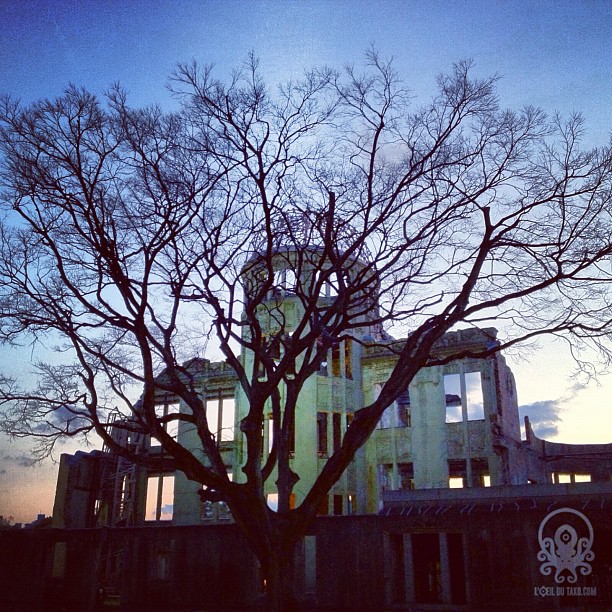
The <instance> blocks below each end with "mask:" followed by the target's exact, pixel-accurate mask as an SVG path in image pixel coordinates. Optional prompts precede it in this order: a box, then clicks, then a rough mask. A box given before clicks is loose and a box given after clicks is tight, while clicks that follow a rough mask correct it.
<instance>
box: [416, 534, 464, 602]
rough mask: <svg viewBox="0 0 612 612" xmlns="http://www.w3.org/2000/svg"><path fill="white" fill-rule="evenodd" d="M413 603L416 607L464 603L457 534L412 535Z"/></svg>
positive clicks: (461, 556) (462, 575) (461, 557)
mask: <svg viewBox="0 0 612 612" xmlns="http://www.w3.org/2000/svg"><path fill="white" fill-rule="evenodd" d="M412 561H413V562H412V566H413V569H414V599H415V601H416V602H417V603H455V604H460V603H465V601H466V588H465V568H464V562H463V540H462V537H461V534H460V533H446V534H438V533H415V534H412Z"/></svg>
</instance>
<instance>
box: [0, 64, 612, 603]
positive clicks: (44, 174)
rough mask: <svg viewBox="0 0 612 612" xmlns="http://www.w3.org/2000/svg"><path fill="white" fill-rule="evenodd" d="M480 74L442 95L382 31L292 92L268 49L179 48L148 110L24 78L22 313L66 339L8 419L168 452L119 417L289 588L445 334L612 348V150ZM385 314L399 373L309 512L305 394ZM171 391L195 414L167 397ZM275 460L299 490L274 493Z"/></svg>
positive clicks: (455, 80)
mask: <svg viewBox="0 0 612 612" xmlns="http://www.w3.org/2000/svg"><path fill="white" fill-rule="evenodd" d="M470 72H471V66H470V65H469V63H459V64H457V65H456V66H455V67H454V69H453V71H452V72H451V73H450V74H449V75H447V76H442V77H440V78H439V81H438V94H437V95H436V96H435V98H434V99H433V100H432V101H431V102H430V103H429V104H427V105H426V106H424V107H422V108H414V107H413V106H412V102H411V96H410V95H409V92H408V91H407V90H406V89H405V87H404V85H403V84H402V82H401V80H400V79H399V76H398V75H397V74H396V72H395V69H394V67H393V65H392V63H391V62H387V61H384V60H382V59H381V58H380V57H379V56H378V55H377V54H376V53H374V52H370V53H368V54H367V66H366V68H365V71H364V72H363V74H361V73H359V71H358V70H357V69H356V68H353V67H349V68H347V69H346V70H344V71H342V72H335V71H331V70H318V71H314V72H311V73H309V74H307V75H306V76H305V77H304V78H303V79H301V80H299V81H295V82H292V83H288V84H286V85H284V86H283V87H280V88H278V89H277V90H274V91H271V90H270V89H269V88H268V86H267V85H266V84H265V83H264V81H263V80H262V78H261V76H260V72H259V69H258V66H257V62H256V61H255V60H254V59H253V58H249V60H248V61H247V62H246V63H245V65H244V66H243V67H242V68H241V69H240V70H238V71H236V72H235V73H234V74H233V76H232V78H231V79H230V81H229V82H227V83H223V82H220V81H217V80H215V79H214V78H213V74H212V71H211V69H210V68H201V67H199V66H197V65H196V64H189V65H181V66H179V68H178V69H177V71H176V73H175V74H174V77H173V80H172V88H173V90H174V92H175V94H176V95H177V96H178V97H179V99H180V103H181V105H180V110H179V111H178V112H176V113H174V114H170V113H164V112H162V111H161V110H160V109H159V108H157V107H152V108H146V109H141V110H134V109H132V108H130V107H129V106H128V103H127V100H126V96H125V95H124V93H123V92H122V91H121V90H120V89H119V88H118V87H116V88H114V89H113V90H112V91H111V92H110V93H109V94H108V95H107V96H106V103H103V102H102V101H101V100H99V99H98V98H96V97H95V96H94V95H92V94H90V93H88V92H86V91H83V90H79V89H77V88H75V87H70V88H69V89H68V90H67V91H66V92H65V94H64V95H63V96H62V97H60V98H58V99H57V100H54V101H49V100H45V101H41V102H38V103H36V104H33V105H31V106H30V107H26V108H23V107H21V106H20V105H19V104H18V103H16V102H14V101H12V100H11V99H10V98H7V99H5V100H4V102H3V105H2V110H1V111H0V119H1V125H2V129H1V132H0V147H1V150H2V159H1V162H0V163H1V166H0V168H1V170H0V172H1V177H2V179H1V180H2V204H3V206H4V208H5V210H6V216H5V219H4V221H3V224H2V229H1V234H0V240H1V248H2V250H1V255H0V279H1V282H0V333H1V335H2V339H3V340H4V341H6V342H18V341H22V340H23V339H24V338H27V339H29V340H31V341H43V340H44V341H46V342H52V343H55V344H56V345H57V347H58V350H59V352H60V357H59V361H55V362H54V363H45V364H43V363H40V364H38V366H37V367H38V372H39V378H38V381H37V382H36V385H35V386H34V387H33V388H26V389H23V388H21V386H20V385H19V384H18V381H15V380H10V379H8V378H6V377H5V378H4V379H3V380H2V386H1V395H0V399H1V401H2V403H3V405H4V408H5V411H4V416H3V421H2V428H3V429H4V430H5V431H7V432H9V433H11V434H12V435H17V436H35V437H37V438H39V439H40V440H41V441H42V446H41V449H40V452H42V453H48V452H50V450H51V449H52V447H53V444H54V443H55V441H56V440H57V439H58V438H59V437H61V436H75V435H79V434H86V433H87V432H90V431H95V432H96V433H97V434H98V435H99V436H100V437H101V438H102V439H103V440H104V441H105V442H106V444H108V445H109V446H110V447H111V448H112V449H113V450H114V451H115V452H117V453H120V454H122V455H124V456H127V457H128V458H129V459H131V460H132V461H137V462H144V463H146V464H147V465H149V466H154V465H155V462H156V461H162V459H155V458H152V457H146V456H141V455H133V454H131V453H130V452H129V450H128V449H126V448H124V447H121V446H120V445H118V444H116V443H115V442H114V441H113V439H112V437H111V436H110V434H109V429H110V423H111V419H112V418H114V415H117V414H120V415H121V417H122V418H124V419H126V420H125V423H126V426H129V427H130V428H133V429H136V430H139V431H142V432H146V433H147V434H149V435H151V436H154V437H155V438H157V439H158V440H159V442H160V443H161V445H162V446H163V448H164V450H165V453H166V454H165V457H166V459H163V461H166V462H168V459H167V458H168V457H169V458H171V463H172V465H173V466H175V467H176V469H179V470H182V471H183V472H184V473H185V474H186V475H187V477H188V478H190V479H192V480H194V481H197V482H199V483H201V484H202V485H203V487H204V493H203V495H204V496H205V497H206V498H207V499H211V500H212V499H222V500H224V501H225V502H227V504H228V505H229V508H230V509H231V512H232V514H233V516H234V518H235V520H236V522H237V523H238V525H239V526H240V527H241V528H242V529H243V531H244V533H245V534H246V536H247V538H248V540H249V542H250V545H251V547H252V549H253V551H254V553H255V554H256V555H257V557H258V559H259V561H260V563H261V566H262V569H263V572H264V575H265V576H266V579H267V584H268V590H269V596H270V598H271V605H272V607H274V608H275V609H279V608H281V607H282V606H283V605H285V604H286V603H287V602H288V601H289V600H290V599H291V597H292V585H291V578H290V572H287V571H286V568H287V567H289V566H290V565H291V559H292V558H293V553H294V549H295V545H296V543H297V542H298V541H299V539H300V538H301V537H302V536H303V534H304V533H305V530H306V529H307V526H308V524H309V523H310V522H311V520H312V518H313V517H314V516H315V514H316V510H317V507H318V506H319V504H320V502H321V500H322V499H323V497H324V496H325V495H326V494H327V492H328V491H329V490H330V488H331V487H332V485H333V484H334V483H335V482H336V481H337V479H338V478H339V477H340V476H341V474H342V473H343V471H344V470H345V469H346V468H347V466H348V465H349V464H350V462H351V461H352V459H353V458H354V456H355V453H356V451H357V450H358V449H359V448H360V447H361V446H362V445H363V444H364V443H365V441H366V440H367V439H368V437H369V436H370V435H371V433H372V432H373V430H374V428H375V426H376V424H377V422H378V421H379V419H380V418H381V415H382V414H383V412H384V410H385V408H386V407H387V406H389V405H390V404H391V403H392V402H393V401H394V400H395V399H396V398H397V397H398V396H399V395H400V394H401V393H402V392H403V391H405V389H406V388H407V387H408V385H409V383H410V382H411V380H412V379H413V377H414V376H415V374H416V373H417V372H418V370H419V369H421V368H423V367H425V366H428V365H435V364H439V363H440V361H437V360H436V358H435V357H434V356H433V355H432V352H431V349H432V346H433V345H434V344H435V343H436V341H438V340H439V339H440V338H441V337H442V336H443V335H444V334H445V333H446V332H447V331H449V330H451V329H453V328H456V327H457V326H460V325H464V326H465V325H468V326H469V325H475V326H481V325H484V324H486V323H487V322H488V321H492V320H493V321H495V322H496V325H497V326H500V327H501V329H502V332H503V333H502V338H501V340H500V341H498V342H495V343H491V345H490V346H488V347H486V348H484V349H483V350H482V351H481V352H480V353H478V355H476V354H474V356H486V354H490V353H493V352H495V351H499V350H501V349H503V348H505V347H508V346H511V345H513V344H515V343H517V342H521V341H526V340H529V339H532V338H535V337H537V336H539V335H541V334H545V333H547V334H558V335H562V336H563V337H565V338H567V339H568V341H570V342H571V343H572V346H576V347H578V346H580V345H581V344H584V343H591V344H594V345H595V346H596V347H597V348H598V349H600V351H602V353H603V355H604V356H607V355H608V352H607V350H608V349H607V345H606V340H607V336H608V334H609V332H610V323H611V321H610V314H609V300H608V283H609V281H610V254H611V251H612V244H611V243H612V240H611V230H612V224H611V222H610V212H609V211H610V199H611V185H612V182H611V176H612V155H611V152H610V149H609V148H602V149H595V150H591V151H586V152H584V151H581V150H580V139H581V133H582V120H581V118H580V117H579V116H573V117H571V118H570V119H569V120H567V121H564V120H562V119H561V118H560V117H557V116H554V117H553V118H552V119H550V118H548V117H547V116H546V115H545V114H544V113H543V112H542V111H540V110H538V109H535V108H526V109H523V110H522V111H518V112H514V111H506V110H502V109H500V106H499V104H498V100H497V97H496V93H495V80H496V79H495V78H489V79H484V80H478V79H475V78H473V77H472V76H471V74H470ZM279 262H280V263H279ZM279 270H283V271H284V273H285V274H286V273H288V272H291V274H292V275H293V278H294V279H296V280H295V282H294V283H293V284H292V286H291V291H292V292H293V296H294V297H295V298H296V299H297V302H298V303H299V308H298V309H297V311H296V312H297V316H296V318H295V320H292V321H291V322H289V321H288V320H287V318H286V316H285V314H284V311H283V309H282V307H281V306H280V303H281V301H280V300H277V299H274V296H276V295H278V293H277V292H279V291H282V290H283V287H281V286H279V283H280V281H279V278H278V272H279ZM328 287H331V288H332V291H326V288H328ZM271 296H272V297H271ZM206 321H207V322H209V323H210V327H207V326H206V325H204V324H203V323H202V322H206ZM390 324H393V325H394V326H395V327H396V328H399V329H402V330H403V331H404V335H405V338H404V339H403V340H401V341H393V342H391V339H390V337H389V336H388V335H387V334H386V332H385V331H384V330H385V327H387V328H388V326H389V325H390ZM364 327H367V328H368V330H370V332H371V335H373V336H376V335H377V338H378V340H379V341H381V340H385V341H386V340H388V341H389V342H388V346H389V348H390V349H391V350H393V351H395V353H396V365H395V369H394V371H393V374H392V376H390V378H389V380H388V381H387V383H386V384H385V385H384V386H383V387H382V389H381V392H380V395H379V396H378V398H377V399H376V400H375V401H374V402H373V403H371V404H369V405H365V406H363V407H361V408H360V409H358V410H356V412H355V416H354V419H353V420H352V422H351V424H350V426H349V427H348V429H347V431H346V434H345V435H344V438H343V440H342V443H341V445H340V447H339V448H338V449H337V451H336V452H334V453H333V454H332V456H330V457H329V459H328V460H327V462H326V464H325V466H324V467H323V469H322V470H321V472H320V474H319V475H318V477H317V479H316V481H315V483H314V485H313V486H312V488H311V489H310V491H309V492H308V493H307V495H306V497H305V499H304V500H303V502H302V503H301V504H300V505H299V506H298V507H297V508H294V509H291V508H290V499H291V493H292V491H293V488H294V486H295V483H296V482H297V481H298V479H299V476H300V475H299V474H296V473H294V472H293V470H292V468H291V463H290V438H291V424H292V422H293V417H294V412H295V406H296V402H297V399H298V396H299V394H300V391H301V390H302V389H303V386H304V384H305V382H306V381H307V380H308V379H309V378H310V377H311V376H313V375H314V374H315V373H316V372H317V371H318V370H319V369H320V367H321V364H322V362H324V361H325V359H326V355H327V353H328V351H329V350H330V349H331V348H332V346H333V345H334V343H336V342H338V340H339V339H342V338H345V337H351V336H355V331H356V330H358V329H363V328H364ZM211 336H214V337H215V338H216V342H217V343H218V344H219V346H220V348H221V351H222V352H223V355H224V356H225V359H226V362H227V364H229V366H230V367H231V368H232V369H233V370H234V372H235V373H236V376H237V378H238V381H239V385H240V389H241V393H242V394H243V396H244V397H245V398H246V401H247V403H248V413H247V415H246V417H245V418H244V419H243V420H242V422H241V423H240V429H241V432H242V435H243V436H244V439H245V445H246V448H247V451H248V457H247V461H246V463H245V464H244V466H243V468H242V469H243V478H242V479H241V481H239V482H232V481H230V479H229V478H228V476H227V473H226V468H225V465H224V463H223V460H222V457H221V453H220V450H219V448H218V446H217V443H216V440H215V436H214V432H211V429H210V427H209V423H208V421H207V416H206V406H205V403H204V402H203V401H202V398H201V396H200V394H199V392H198V388H197V385H196V384H195V382H194V377H193V374H192V372H191V371H190V369H189V367H186V366H184V365H181V364H182V363H183V362H184V359H185V358H186V357H187V356H188V355H186V354H185V347H187V348H188V349H191V348H192V347H194V346H198V345H199V346H205V343H206V342H207V341H208V339H209V337H211ZM359 341H360V342H362V343H366V344H367V340H364V339H363V338H362V339H361V340H359ZM245 355H246V356H247V357H245ZM465 355H466V354H465V353H459V352H457V353H454V354H452V355H446V356H445V360H446V361H449V360H451V359H454V358H458V357H462V356H465ZM162 371H163V376H160V373H161V372H162ZM135 387H137V388H138V389H141V390H142V395H141V398H140V401H139V402H137V403H136V402H134V393H133V389H134V388H135ZM281 389H282V393H281ZM160 391H162V392H164V393H169V394H172V395H173V396H176V397H178V398H180V401H181V403H182V405H183V407H184V408H185V409H184V410H182V411H181V412H175V413H174V412H172V413H170V414H168V415H165V416H159V415H158V414H157V412H156V409H155V402H156V393H158V392H160ZM270 410H271V411H272V413H273V415H274V419H273V423H274V428H275V432H274V434H275V435H274V446H273V448H272V451H271V452H270V454H269V455H268V456H267V458H266V460H265V461H264V460H263V459H262V436H261V429H262V421H263V417H264V414H265V412H268V411H270ZM172 420H180V421H183V422H188V423H190V424H191V425H192V426H194V427H195V428H196V430H197V433H198V436H199V438H200V441H201V445H202V448H203V449H204V453H205V456H206V461H205V462H204V463H203V462H202V461H200V460H199V459H198V458H197V457H196V456H194V454H193V453H192V452H190V450H189V449H187V448H185V447H184V446H182V445H181V444H180V443H179V442H177V441H176V440H174V439H173V438H172V437H171V436H170V435H169V434H168V433H167V431H166V428H165V425H166V424H167V423H168V422H170V421H172ZM115 423H116V421H115ZM128 423H129V425H127V424H128ZM272 474H274V477H275V478H276V479H277V480H276V485H277V488H278V499H279V501H278V511H273V510H271V509H270V508H269V507H268V505H267V502H266V498H265V495H264V483H265V481H266V480H267V479H269V478H271V477H272Z"/></svg>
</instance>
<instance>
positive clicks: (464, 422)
mask: <svg viewBox="0 0 612 612" xmlns="http://www.w3.org/2000/svg"><path fill="white" fill-rule="evenodd" d="M459 385H460V387H461V430H462V433H463V457H464V458H465V479H466V481H467V482H466V485H467V486H468V487H473V486H474V479H473V477H472V460H471V455H472V452H471V448H470V426H469V424H468V408H467V385H466V384H465V365H464V363H463V361H460V362H459Z"/></svg>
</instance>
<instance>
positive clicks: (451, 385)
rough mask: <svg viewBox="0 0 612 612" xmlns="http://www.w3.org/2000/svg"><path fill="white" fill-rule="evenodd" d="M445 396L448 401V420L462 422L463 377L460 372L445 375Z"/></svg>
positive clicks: (449, 421)
mask: <svg viewBox="0 0 612 612" xmlns="http://www.w3.org/2000/svg"><path fill="white" fill-rule="evenodd" d="M444 398H445V401H446V422H447V423H461V421H462V416H461V379H460V377H459V374H446V375H445V376H444Z"/></svg>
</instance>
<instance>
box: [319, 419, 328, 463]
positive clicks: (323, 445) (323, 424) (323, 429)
mask: <svg viewBox="0 0 612 612" xmlns="http://www.w3.org/2000/svg"><path fill="white" fill-rule="evenodd" d="M317 451H318V453H319V455H320V456H325V455H327V412H317Z"/></svg>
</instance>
